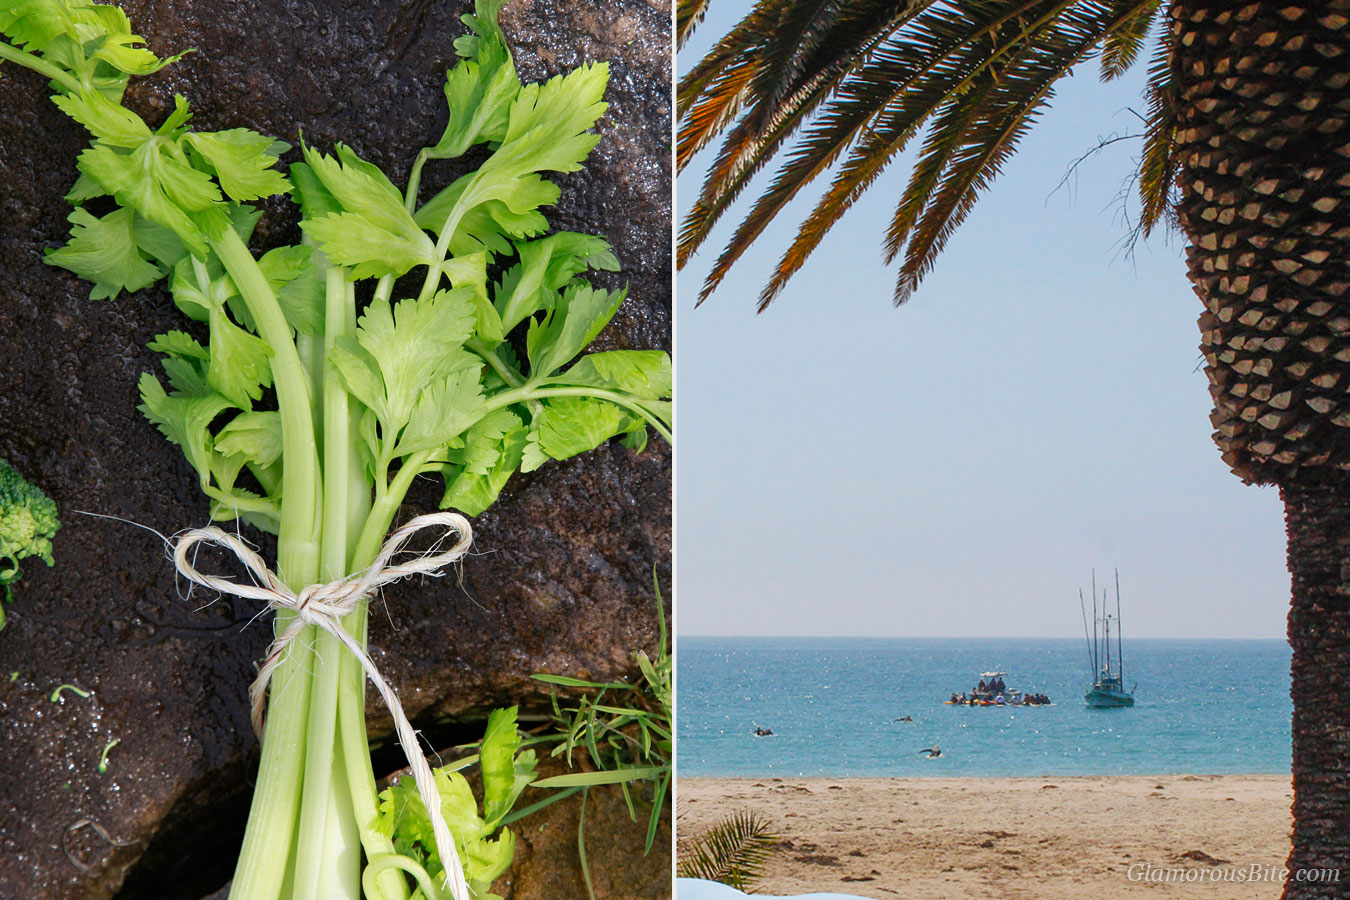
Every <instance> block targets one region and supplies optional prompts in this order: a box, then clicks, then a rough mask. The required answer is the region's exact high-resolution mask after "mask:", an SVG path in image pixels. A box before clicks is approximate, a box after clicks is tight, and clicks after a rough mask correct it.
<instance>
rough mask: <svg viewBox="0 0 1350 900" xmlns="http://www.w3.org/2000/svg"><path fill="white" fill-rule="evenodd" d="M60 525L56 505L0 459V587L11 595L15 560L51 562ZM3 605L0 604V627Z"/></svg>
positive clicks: (0, 625)
mask: <svg viewBox="0 0 1350 900" xmlns="http://www.w3.org/2000/svg"><path fill="white" fill-rule="evenodd" d="M60 527H61V523H60V522H59V521H57V518H56V504H55V503H53V502H52V499H51V498H50V497H48V496H47V495H46V494H44V493H42V491H40V490H38V489H37V488H36V487H34V486H33V485H31V484H29V483H28V482H27V481H25V480H24V478H23V476H22V475H20V474H19V473H18V472H17V471H15V470H14V467H13V466H11V465H10V464H9V463H7V462H5V461H4V460H3V459H0V588H3V589H4V599H5V600H6V601H8V600H9V599H10V598H11V594H12V589H11V587H10V585H12V584H13V583H14V582H16V581H18V580H19V560H21V559H27V558H28V557H30V556H36V557H38V558H39V559H41V560H43V561H45V562H46V563H47V565H49V566H50V565H53V564H54V562H55V560H53V559H52V537H53V536H54V535H55V534H56V532H57V530H59V529H60ZM4 627H5V608H4V606H3V605H0V628H4Z"/></svg>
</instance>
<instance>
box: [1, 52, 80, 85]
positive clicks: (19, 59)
mask: <svg viewBox="0 0 1350 900" xmlns="http://www.w3.org/2000/svg"><path fill="white" fill-rule="evenodd" d="M5 59H7V60H9V61H10V62H14V63H18V64H19V65H21V66H23V67H24V68H26V69H32V70H33V71H34V72H37V73H38V74H39V75H45V76H46V77H47V78H50V79H51V80H52V81H55V82H56V83H57V84H59V85H61V87H63V88H65V89H66V90H68V91H72V92H78V91H79V90H80V89H81V88H82V87H83V85H82V84H80V81H79V79H78V78H76V77H75V76H74V75H71V74H70V73H69V72H67V71H65V70H64V69H62V68H60V67H59V66H56V65H53V64H52V63H49V62H47V61H46V60H45V59H42V58H41V57H38V56H34V55H33V54H31V53H26V52H25V51H23V50H20V49H19V48H18V47H15V46H14V45H13V44H7V43H5V42H4V41H0V60H5Z"/></svg>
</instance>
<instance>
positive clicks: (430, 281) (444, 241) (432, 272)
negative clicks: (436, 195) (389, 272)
mask: <svg viewBox="0 0 1350 900" xmlns="http://www.w3.org/2000/svg"><path fill="white" fill-rule="evenodd" d="M476 186H477V185H476V183H475V184H472V185H470V186H469V187H467V188H465V189H464V193H463V194H462V195H460V198H459V200H458V201H457V202H456V203H455V205H454V208H453V209H451V210H450V214H449V215H448V216H446V217H445V225H444V226H443V227H442V228H441V236H440V239H439V240H437V241H436V262H435V263H433V264H432V265H429V266H427V277H426V280H425V281H423V282H422V290H421V291H420V292H419V293H418V295H417V299H418V301H419V302H421V301H422V300H426V299H427V298H428V297H430V296H431V295H432V294H434V293H436V288H437V287H439V286H440V283H441V266H442V265H443V264H444V263H445V254H447V253H449V252H450V239H451V238H453V237H454V236H455V229H456V228H458V227H459V220H460V219H462V218H464V213H465V212H467V211H468V210H469V209H471V208H472V207H473V206H474V204H475V203H477V200H473V202H468V201H470V200H471V199H472V195H473V189H474V187H476Z"/></svg>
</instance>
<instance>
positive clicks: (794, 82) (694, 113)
mask: <svg viewBox="0 0 1350 900" xmlns="http://www.w3.org/2000/svg"><path fill="white" fill-rule="evenodd" d="M766 2H768V0H766ZM836 2H837V0H836ZM931 2H932V0H914V2H912V3H911V4H910V6H911V7H913V8H914V9H917V8H921V7H923V6H925V5H927V4H928V3H931ZM762 5H763V4H762ZM833 15H834V18H833V19H828V20H827V19H826V18H824V17H822V16H817V17H815V18H814V19H813V20H812V23H811V25H810V28H811V29H812V30H813V32H814V33H815V35H816V36H815V37H814V38H813V41H812V44H811V47H810V50H809V52H806V53H803V54H801V59H799V60H794V61H792V62H791V63H790V65H791V67H792V68H793V69H794V70H795V71H797V72H798V75H797V76H796V77H795V78H794V79H791V80H785V79H782V78H779V79H778V80H777V83H776V84H774V83H773V81H772V79H770V78H769V77H767V76H764V75H759V74H756V72H757V71H758V70H760V69H764V68H773V66H776V65H778V64H777V63H774V64H772V65H770V66H767V67H766V65H765V62H764V60H765V56H764V54H763V53H762V52H761V50H762V47H763V46H764V45H765V44H767V43H768V42H769V41H768V38H767V37H762V38H761V39H760V40H759V42H758V43H754V42H753V41H752V40H751V39H750V38H749V37H748V36H749V35H750V34H752V33H753V32H754V31H755V30H756V29H759V30H762V31H765V32H767V33H772V32H773V30H774V29H773V26H772V24H771V23H772V19H771V17H769V16H768V14H766V15H765V16H764V17H762V18H760V19H758V20H756V21H754V22H751V21H750V17H747V19H746V20H742V23H741V24H740V25H738V26H737V29H736V30H735V31H734V32H733V34H734V35H735V36H736V37H737V39H738V40H740V41H743V42H744V41H750V42H751V43H746V44H744V46H743V55H742V56H740V57H736V58H734V59H729V58H727V56H726V55H725V54H724V52H723V51H724V50H725V51H726V53H730V52H731V51H730V47H729V46H728V47H727V48H722V47H721V45H719V47H718V48H714V50H715V53H710V54H709V55H708V56H707V57H705V58H704V60H703V61H701V62H700V63H699V64H698V66H696V67H695V68H694V69H693V70H691V71H690V72H689V74H688V75H686V76H685V78H684V79H683V80H682V81H681V83H680V86H679V89H678V91H677V95H678V98H679V99H678V102H677V107H678V104H685V106H684V108H683V110H682V111H681V110H680V109H678V108H677V114H678V115H679V116H680V128H679V136H678V139H677V145H676V147H677V149H676V167H677V168H678V169H679V170H681V171H683V169H684V167H685V166H686V165H687V164H688V162H689V161H690V160H691V159H692V158H693V156H694V155H695V154H697V153H698V152H699V151H700V150H702V149H703V148H704V147H705V146H706V145H707V144H708V143H709V142H711V140H712V139H713V138H715V137H716V136H717V135H718V134H719V133H721V132H722V131H724V130H725V129H726V128H727V127H728V126H729V125H730V123H731V122H732V121H733V120H734V119H735V118H736V116H737V115H738V114H740V113H741V112H742V105H743V103H744V102H745V100H746V98H747V97H751V96H754V90H755V87H756V84H758V85H759V86H761V87H762V86H765V85H773V86H772V90H773V92H774V97H773V99H772V101H769V100H760V99H759V98H756V100H755V102H754V104H753V105H752V106H751V107H750V108H749V109H748V110H746V111H745V114H744V115H743V116H742V117H741V119H740V121H739V122H737V124H736V126H735V127H734V128H732V130H731V131H730V132H728V133H727V135H726V137H725V139H724V141H723V144H722V146H721V147H720V148H719V152H718V155H717V158H716V160H715V161H714V163H713V165H712V167H711V168H710V169H709V171H708V173H707V175H706V177H705V179H704V184H703V187H702V189H701V190H700V193H699V199H698V201H697V202H696V203H695V204H694V206H693V208H692V209H691V210H690V211H689V212H688V213H687V215H686V218H685V221H684V223H683V224H682V228H681V240H680V244H679V251H678V264H679V265H680V266H683V265H684V264H685V263H686V262H687V261H688V259H689V257H690V256H691V255H692V254H693V253H694V252H695V251H696V250H697V248H698V247H699V246H700V245H701V244H702V242H703V240H704V238H706V237H707V233H708V231H710V230H711V228H712V227H713V225H715V224H716V222H717V220H718V219H719V218H720V217H721V214H722V213H723V212H724V211H725V209H726V208H727V207H728V206H730V205H731V203H732V202H733V201H734V200H735V199H736V197H737V196H738V195H739V193H740V191H741V190H742V189H743V188H744V187H745V185H746V183H748V181H749V180H750V179H751V178H752V177H753V176H754V175H755V174H756V173H757V172H758V171H759V170H760V168H761V167H762V166H763V165H764V164H766V163H767V162H768V161H769V160H771V159H772V158H773V156H774V154H775V153H777V152H778V150H779V149H780V148H781V146H782V145H783V143H784V141H786V140H788V139H789V138H790V137H791V136H792V135H793V134H794V133H795V132H796V131H797V129H798V128H799V127H800V126H801V125H802V124H803V123H804V122H805V120H806V119H807V118H808V117H809V116H810V115H811V114H812V113H813V112H814V111H815V110H816V109H817V107H818V106H819V105H820V104H821V103H822V102H823V101H825V100H826V99H828V98H829V96H830V95H831V94H832V93H833V92H834V91H835V90H836V89H837V87H838V85H839V84H840V82H841V81H842V80H843V79H844V78H845V77H846V76H847V75H848V73H849V72H850V71H851V70H852V68H854V67H855V66H856V65H857V64H858V63H859V61H861V60H865V59H866V57H867V55H868V54H869V52H870V51H871V49H872V48H873V47H875V45H876V44H877V43H878V42H880V41H881V40H883V39H884V38H885V37H886V36H887V35H889V34H890V33H891V32H892V31H893V30H894V28H895V27H896V26H897V23H898V22H899V21H900V20H903V19H906V18H908V17H909V16H910V15H912V10H911V9H910V8H907V7H900V8H897V5H896V4H895V3H894V2H893V0H853V2H850V3H847V4H845V5H844V7H843V8H842V9H841V10H838V11H836V12H834V13H833ZM732 36H733V35H728V39H730V38H732ZM752 44H753V46H752ZM769 52H773V51H772V50H770V51H769ZM715 56H716V58H714V57H715ZM705 64H707V65H706V67H705Z"/></svg>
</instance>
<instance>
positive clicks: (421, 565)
mask: <svg viewBox="0 0 1350 900" xmlns="http://www.w3.org/2000/svg"><path fill="white" fill-rule="evenodd" d="M438 526H439V527H443V528H445V529H446V530H447V532H453V533H455V534H456V535H457V536H458V538H459V539H458V540H457V541H456V542H455V544H454V546H453V547H451V548H450V549H448V550H443V551H440V552H434V551H428V552H427V553H425V554H422V555H421V556H418V557H416V558H414V559H412V560H409V561H408V562H405V563H399V564H397V565H391V564H390V562H391V560H392V559H393V557H394V555H395V554H396V553H398V552H399V550H401V549H402V548H403V545H404V544H406V543H407V542H408V540H409V538H411V537H412V536H413V535H414V534H416V533H417V532H418V531H421V530H422V529H424V528H435V527H438ZM472 542H473V529H472V528H470V527H469V520H468V519H466V518H464V517H463V516H461V515H458V514H456V513H446V512H442V513H432V514H430V515H425V516H418V517H417V518H415V519H413V520H412V521H410V522H408V523H407V524H406V525H404V526H403V527H401V528H398V529H396V530H395V531H394V533H393V534H391V535H390V536H389V539H388V540H387V541H385V544H384V547H382V548H381V549H380V552H379V555H378V556H376V557H375V561H374V562H372V563H371V564H370V566H369V568H366V569H363V570H362V571H360V572H357V573H355V574H353V575H348V576H347V577H346V578H343V579H340V580H338V581H333V582H329V583H328V584H311V585H309V586H308V587H306V588H304V589H303V590H302V591H300V593H299V594H296V593H294V592H293V591H291V589H290V588H288V587H286V585H284V584H282V583H281V580H280V579H279V578H277V576H276V575H275V574H273V572H272V570H271V569H269V568H268V567H267V564H266V563H265V562H263V559H262V557H260V556H259V555H258V554H257V553H255V552H254V551H253V549H252V548H250V547H249V546H248V545H247V544H245V543H244V542H243V541H242V540H240V539H239V538H238V537H236V536H234V535H232V534H230V533H229V532H227V531H223V530H221V529H220V528H217V527H215V526H214V525H213V526H211V527H209V528H195V529H193V530H191V531H188V532H185V533H184V534H183V535H181V536H180V537H179V538H178V543H177V545H176V546H175V547H174V553H173V557H174V564H175V565H176V566H177V568H178V571H179V572H180V573H181V574H182V575H183V577H184V578H186V579H188V580H189V581H191V582H193V583H194V584H199V585H201V586H202V587H206V588H211V589H212V590H214V591H218V592H220V593H222V594H233V595H234V596H236V597H242V598H245V599H249V600H260V601H262V602H263V603H266V604H267V606H268V608H269V609H273V610H279V609H289V610H292V611H293V612H295V614H296V615H295V618H294V619H292V620H291V623H290V624H289V625H287V626H286V628H285V630H283V631H282V632H281V634H279V635H277V637H276V639H275V640H273V641H272V645H271V646H270V647H269V648H268V650H267V657H266V659H265V660H264V661H263V663H262V665H261V666H259V667H258V677H257V678H256V679H254V681H253V684H252V685H250V686H249V689H248V693H249V697H250V698H251V700H252V703H253V728H254V730H255V731H257V733H258V735H259V737H261V736H262V725H263V710H264V708H265V705H266V698H267V684H268V682H269V681H270V680H271V678H272V674H273V672H274V671H275V670H276V667H277V666H278V665H280V664H281V660H282V657H283V656H284V655H285V651H286V647H287V645H289V644H290V642H291V641H293V640H294V639H295V638H296V637H297V636H298V635H299V634H300V632H301V631H303V630H304V628H305V627H306V626H307V625H314V626H316V627H318V628H322V629H323V630H325V631H327V632H328V633H329V634H331V635H333V637H335V638H337V639H338V640H339V641H341V642H342V645H343V646H344V647H346V648H347V649H348V650H350V651H351V653H352V655H353V656H355V657H356V658H357V659H358V660H360V662H361V667H362V668H363V669H365V671H366V675H367V676H368V677H369V678H370V680H371V682H372V683H373V684H374V685H375V689H376V690H378V691H379V692H380V696H381V697H382V698H384V705H385V706H386V707H388V709H389V712H390V714H391V715H392V716H393V717H394V730H395V731H396V732H397V733H398V741H399V744H401V745H402V747H403V752H404V754H405V755H406V756H407V758H408V764H409V765H410V766H411V768H412V774H413V780H414V781H415V783H416V785H417V793H418V796H420V797H421V798H422V805H423V806H425V807H426V810H427V815H428V816H429V817H430V819H431V830H432V832H433V833H434V834H435V837H436V849H437V851H439V853H440V857H441V860H442V862H444V863H445V872H446V877H447V879H448V881H449V886H450V892H451V894H452V895H453V896H454V897H455V900H470V898H469V885H468V883H467V882H466V881H465V879H464V869H463V866H462V865H461V864H460V861H459V854H458V853H457V852H456V850H455V841H454V838H453V837H451V835H450V828H449V826H448V825H446V824H445V817H444V816H442V815H441V801H440V795H439V794H438V793H437V792H436V785H435V779H434V777H433V775H432V773H431V766H430V764H428V763H427V760H426V757H424V756H423V755H422V751H421V748H420V747H419V746H418V744H417V733H416V732H415V731H413V727H412V723H410V722H409V721H408V717H407V715H406V714H405V713H404V712H403V704H401V703H400V702H399V700H398V695H396V694H395V693H394V689H393V688H391V687H390V686H389V683H388V682H387V681H385V680H384V678H383V677H382V676H381V675H380V673H379V670H377V669H376V668H375V663H373V662H371V659H370V657H369V656H367V655H366V651H365V650H364V649H363V648H362V647H361V645H360V644H359V643H357V641H356V639H355V638H353V637H352V636H351V635H350V634H348V633H347V629H345V628H343V627H342V621H341V620H342V617H343V616H345V615H347V614H348V613H349V612H351V611H352V610H354V609H356V607H357V605H358V604H359V603H361V601H362V600H364V599H365V598H367V597H369V596H370V595H371V594H372V593H374V591H375V590H376V589H377V588H379V587H381V586H383V585H386V584H391V583H393V582H395V581H399V580H401V579H403V578H407V577H408V576H410V575H429V576H431V577H433V578H436V577H440V576H441V575H444V574H445V573H444V572H443V571H442V569H444V567H445V566H447V565H449V564H450V563H452V562H456V561H457V560H459V559H461V558H462V557H463V556H464V554H465V553H466V552H467V551H468V549H469V545H470V544H471V543H472ZM197 544H215V545H217V546H219V547H223V548H224V549H226V550H229V551H230V552H232V553H233V554H234V555H235V556H237V557H238V558H239V561H240V562H241V563H243V564H244V568H246V569H248V571H249V573H250V574H251V575H252V576H253V578H254V580H255V582H256V583H254V584H246V583H241V582H237V581H233V580H231V579H228V578H220V577H217V576H214V575H203V574H202V573H201V572H198V571H197V569H196V568H195V567H194V566H193V565H192V563H191V562H190V561H189V553H190V551H191V550H192V549H193V548H194V547H195V546H196V545H197Z"/></svg>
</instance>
